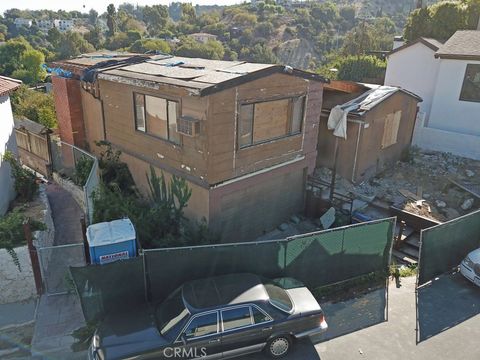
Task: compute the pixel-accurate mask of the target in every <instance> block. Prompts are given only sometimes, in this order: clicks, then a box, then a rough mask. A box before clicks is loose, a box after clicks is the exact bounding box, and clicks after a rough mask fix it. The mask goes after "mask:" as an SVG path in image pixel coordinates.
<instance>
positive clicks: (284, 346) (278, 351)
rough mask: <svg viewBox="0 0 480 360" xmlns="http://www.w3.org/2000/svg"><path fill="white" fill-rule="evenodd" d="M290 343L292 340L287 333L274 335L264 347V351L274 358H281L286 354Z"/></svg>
mask: <svg viewBox="0 0 480 360" xmlns="http://www.w3.org/2000/svg"><path fill="white" fill-rule="evenodd" d="M291 345H292V341H291V339H290V336H288V335H280V336H276V337H274V338H273V339H271V340H270V341H269V342H268V343H267V346H266V347H265V351H266V352H267V354H268V355H270V356H271V357H272V358H274V359H278V358H281V357H283V356H285V355H287V354H288V352H289V351H290V348H291Z"/></svg>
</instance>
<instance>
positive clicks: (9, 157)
mask: <svg viewBox="0 0 480 360" xmlns="http://www.w3.org/2000/svg"><path fill="white" fill-rule="evenodd" d="M3 158H4V159H5V161H7V162H8V163H9V164H10V166H11V168H12V177H13V178H14V180H15V191H16V192H17V193H18V195H19V197H20V200H21V201H31V200H33V197H34V196H35V194H36V193H37V191H38V184H37V182H36V177H35V175H34V174H33V173H31V172H30V171H28V170H27V169H24V168H23V167H22V165H20V163H19V162H18V160H17V159H16V158H15V156H14V155H13V153H12V152H10V151H6V152H5V154H4V155H3Z"/></svg>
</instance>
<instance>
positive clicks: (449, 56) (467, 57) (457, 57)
mask: <svg viewBox="0 0 480 360" xmlns="http://www.w3.org/2000/svg"><path fill="white" fill-rule="evenodd" d="M435 58H436V59H448V60H475V61H480V55H460V54H459V55H456V54H442V53H438V52H437V53H436V54H435Z"/></svg>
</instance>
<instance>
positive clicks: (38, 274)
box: [23, 219, 43, 295]
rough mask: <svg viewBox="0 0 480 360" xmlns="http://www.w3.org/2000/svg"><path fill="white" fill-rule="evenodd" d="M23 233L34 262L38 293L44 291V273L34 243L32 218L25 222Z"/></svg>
mask: <svg viewBox="0 0 480 360" xmlns="http://www.w3.org/2000/svg"><path fill="white" fill-rule="evenodd" d="M23 233H24V234H25V240H26V241H27V246H28V253H29V255H30V262H31V263H32V271H33V278H34V280H35V287H36V289H37V295H41V294H42V293H43V286H42V275H41V271H40V262H39V261H38V254H37V249H36V248H35V246H34V245H33V237H32V229H31V228H30V219H27V220H25V221H24V222H23Z"/></svg>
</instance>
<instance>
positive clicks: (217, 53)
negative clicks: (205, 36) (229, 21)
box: [176, 37, 225, 60]
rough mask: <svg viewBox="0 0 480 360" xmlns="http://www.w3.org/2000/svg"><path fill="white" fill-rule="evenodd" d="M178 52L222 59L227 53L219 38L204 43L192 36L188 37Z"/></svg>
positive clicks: (191, 55)
mask: <svg viewBox="0 0 480 360" xmlns="http://www.w3.org/2000/svg"><path fill="white" fill-rule="evenodd" d="M176 54H177V55H180V56H186V57H200V58H204V59H213V60H221V59H223V56H224V55H225V49H224V47H223V45H222V43H221V42H220V41H217V40H209V41H208V42H207V43H206V44H202V43H199V42H197V41H195V40H194V39H192V38H190V37H186V38H184V39H183V41H182V44H181V45H180V46H179V47H178V48H177V51H176Z"/></svg>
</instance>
